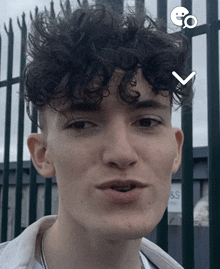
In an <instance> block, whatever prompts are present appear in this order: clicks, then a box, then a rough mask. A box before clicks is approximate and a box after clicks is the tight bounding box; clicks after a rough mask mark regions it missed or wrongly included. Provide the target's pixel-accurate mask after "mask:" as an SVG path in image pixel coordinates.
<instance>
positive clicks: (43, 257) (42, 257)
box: [40, 235, 144, 269]
mask: <svg viewBox="0 0 220 269" xmlns="http://www.w3.org/2000/svg"><path fill="white" fill-rule="evenodd" d="M43 239H44V235H43V236H42V238H41V243H40V261H41V264H42V265H43V268H44V269H48V266H47V263H46V259H45V256H44V246H43ZM140 261H141V269H144V264H143V261H142V258H141V256H140Z"/></svg>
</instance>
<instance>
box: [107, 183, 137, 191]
mask: <svg viewBox="0 0 220 269" xmlns="http://www.w3.org/2000/svg"><path fill="white" fill-rule="evenodd" d="M133 188H134V187H132V186H130V185H129V186H125V187H117V186H116V187H112V189H113V190H116V191H121V192H126V191H130V190H131V189H133Z"/></svg>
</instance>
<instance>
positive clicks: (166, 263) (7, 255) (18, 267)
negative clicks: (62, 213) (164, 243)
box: [0, 216, 183, 269]
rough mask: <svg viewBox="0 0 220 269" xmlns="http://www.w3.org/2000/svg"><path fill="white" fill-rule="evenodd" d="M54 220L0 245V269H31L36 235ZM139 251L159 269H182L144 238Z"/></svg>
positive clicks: (48, 218)
mask: <svg viewBox="0 0 220 269" xmlns="http://www.w3.org/2000/svg"><path fill="white" fill-rule="evenodd" d="M56 219H57V216H45V217H43V218H41V219H39V220H37V221H36V222H34V223H33V224H32V225H30V226H28V227H27V228H26V229H25V230H24V231H23V233H21V234H20V235H19V236H18V237H16V238H15V239H13V240H12V241H8V242H5V243H2V244H0V269H32V268H33V265H34V262H35V243H36V238H37V235H39V234H41V233H43V232H44V231H45V230H46V229H48V228H49V227H51V226H52V225H53V223H54V222H55V221H56ZM140 250H141V251H142V252H143V253H144V254H145V256H146V257H147V258H148V259H149V260H150V261H151V262H152V263H153V264H154V265H156V267H158V268H159V269H183V267H182V266H180V265H179V264H178V263H177V262H176V261H175V260H174V259H173V258H171V257H170V256H169V255H168V254H167V253H166V252H164V251H163V250H162V249H161V248H159V247H158V246H157V245H155V244H154V243H152V242H151V241H149V240H147V239H146V238H143V239H142V242H141V249H140Z"/></svg>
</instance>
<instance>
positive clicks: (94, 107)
mask: <svg viewBox="0 0 220 269" xmlns="http://www.w3.org/2000/svg"><path fill="white" fill-rule="evenodd" d="M100 109H101V106H100V104H86V103H82V104H74V105H72V106H71V107H69V108H67V109H65V110H62V112H64V113H68V112H77V111H82V112H90V111H99V110H100Z"/></svg>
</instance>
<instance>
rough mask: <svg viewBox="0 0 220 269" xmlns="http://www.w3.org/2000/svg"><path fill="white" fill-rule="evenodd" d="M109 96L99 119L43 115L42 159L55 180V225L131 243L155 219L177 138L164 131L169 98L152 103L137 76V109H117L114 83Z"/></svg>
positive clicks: (177, 155) (174, 162) (177, 154)
mask: <svg viewBox="0 0 220 269" xmlns="http://www.w3.org/2000/svg"><path fill="white" fill-rule="evenodd" d="M109 90H110V95H109V96H108V97H106V98H104V99H103V101H102V103H101V110H100V111H92V112H91V111H90V112H88V111H86V112H85V111H74V112H71V113H69V114H67V117H64V116H62V115H60V114H58V113H55V112H53V111H49V110H48V111H47V112H46V117H47V124H48V134H47V138H46V149H45V152H46V153H45V156H46V158H47V160H49V163H50V165H51V166H52V167H53V169H54V173H55V175H56V178H57V184H58V191H59V216H60V217H62V218H63V219H65V220H68V221H69V223H72V224H73V226H74V227H81V228H83V229H85V231H90V232H92V233H93V234H96V233H97V234H99V235H101V236H102V237H103V238H107V239H111V240H114V239H115V240H120V239H121V240H122V239H136V238H140V237H142V236H144V235H145V234H147V233H149V232H151V230H152V229H153V228H154V227H155V226H156V225H157V224H158V222H159V221H160V219H161V218H162V216H163V213H164V211H165V209H166V206H167V202H168V198H169V193H170V185H171V175H172V173H174V172H176V171H177V169H178V167H179V164H180V159H181V147H182V132H181V131H180V130H179V129H174V128H172V126H171V113H170V97H163V96H161V95H155V94H154V93H153V92H152V91H151V90H150V88H149V85H148V83H147V82H146V80H144V79H143V77H142V74H141V72H138V75H137V86H136V87H135V88H134V90H137V91H139V92H140V94H141V96H140V98H139V104H140V105H139V107H134V108H131V107H128V106H125V105H123V104H120V103H119V102H118V100H117V98H116V91H117V84H116V83H115V82H113V81H112V82H111V83H110V88H109ZM145 101H146V102H145ZM124 182H125V183H126V184H125V185H124ZM130 188H133V189H132V190H130V191H127V190H129V189H130Z"/></svg>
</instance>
